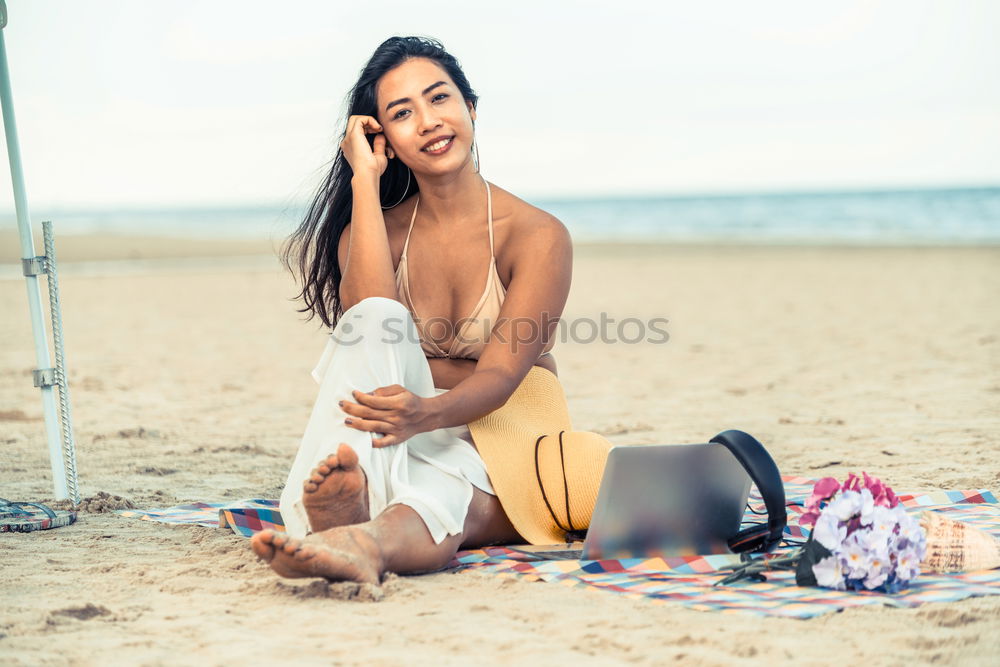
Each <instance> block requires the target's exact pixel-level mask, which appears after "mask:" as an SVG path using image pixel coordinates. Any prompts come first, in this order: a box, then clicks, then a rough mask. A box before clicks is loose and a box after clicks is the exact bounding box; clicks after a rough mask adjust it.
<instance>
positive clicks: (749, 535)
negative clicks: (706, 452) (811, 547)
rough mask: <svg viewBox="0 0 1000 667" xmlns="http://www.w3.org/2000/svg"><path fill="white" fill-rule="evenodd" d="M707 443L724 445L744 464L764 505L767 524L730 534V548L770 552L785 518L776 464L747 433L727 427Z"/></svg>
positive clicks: (739, 550) (741, 550)
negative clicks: (726, 429)
mask: <svg viewBox="0 0 1000 667" xmlns="http://www.w3.org/2000/svg"><path fill="white" fill-rule="evenodd" d="M709 442H714V443H717V444H720V445H725V446H726V448H727V449H729V451H730V452H732V453H733V456H735V457H736V460H737V461H739V462H740V463H741V464H743V467H744V468H745V469H746V471H747V473H749V474H750V479H751V480H753V483H754V484H756V485H757V490H758V491H760V495H761V497H762V498H763V499H764V506H765V507H767V523H766V524H764V523H759V524H754V525H753V526H751V527H750V528H744V529H743V530H741V531H739V532H738V533H736V534H735V535H733V536H732V537H730V538H729V549H730V550H731V551H732V552H733V553H749V552H758V553H759V552H766V551H771V550H772V549H774V548H775V547H777V546H778V544H779V543H780V542H781V540H782V536H783V533H784V530H785V524H786V523H787V521H788V515H787V513H786V512H785V487H784V485H783V484H782V482H781V473H780V472H778V466H777V465H775V463H774V459H772V458H771V455H770V454H768V453H767V450H766V449H764V445H762V444H760V442H759V441H758V440H757V438H755V437H753V436H752V435H750V434H749V433H744V432H743V431H737V430H736V429H730V430H728V431H723V432H722V433H720V434H719V435H717V436H715V437H714V438H712V439H711V440H710V441H709Z"/></svg>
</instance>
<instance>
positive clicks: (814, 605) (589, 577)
mask: <svg viewBox="0 0 1000 667" xmlns="http://www.w3.org/2000/svg"><path fill="white" fill-rule="evenodd" d="M782 479H783V480H784V483H785V496H786V502H787V503H788V504H789V507H788V526H787V527H786V528H785V535H786V537H789V538H792V539H796V540H802V539H805V538H807V537H808V536H809V531H808V529H806V528H803V527H801V526H799V524H798V517H799V516H801V514H802V512H803V510H804V507H803V506H804V504H805V500H806V498H808V497H809V494H810V493H811V492H812V487H813V484H815V482H816V480H814V479H810V478H806V477H791V476H786V477H783V478H782ZM899 499H900V502H902V504H903V505H904V506H905V507H906V508H907V509H908V510H909V511H911V512H915V513H920V512H922V511H924V510H931V511H934V512H942V513H945V514H947V515H948V516H950V517H952V518H954V519H958V520H961V521H967V522H969V523H971V524H973V525H975V526H977V527H979V528H982V529H983V530H986V531H987V532H990V533H992V534H993V535H995V536H997V537H1000V503H998V502H997V498H996V496H995V495H994V494H993V493H992V492H990V491H986V490H982V489H980V490H970V491H935V492H932V493H923V494H900V495H899ZM750 506H751V508H750V509H748V510H747V513H746V516H745V517H744V518H745V520H746V521H748V522H750V521H759V520H760V517H759V515H757V514H755V513H754V510H756V511H757V512H761V511H763V509H764V507H763V502H762V501H761V499H760V497H759V496H758V495H756V494H752V495H751V502H750ZM277 508H278V502H277V501H276V500H262V499H250V500H242V501H238V502H235V503H192V504H189V505H179V506H177V507H171V508H167V509H162V510H148V511H139V510H123V511H120V512H119V514H122V515H123V516H131V517H139V518H142V519H146V520H152V521H162V522H165V523H186V524H195V525H200V526H210V527H220V528H230V529H231V530H233V531H234V532H236V533H238V534H240V535H243V536H245V537H249V536H250V535H253V533H255V532H257V531H259V530H263V529H265V528H272V529H274V530H284V526H283V525H282V523H281V515H280V514H278V509H277ZM790 548H791V547H786V548H784V549H781V550H779V553H781V552H787V551H788V550H789V549H790ZM737 562H739V557H738V556H731V555H710V556H684V557H676V558H649V559H643V558H631V559H617V560H601V561H576V560H561V561H542V560H537V559H534V558H532V557H531V556H527V555H524V554H519V553H517V552H514V551H511V550H510V549H505V548H503V547H488V548H486V549H478V550H473V551H461V552H459V553H458V554H456V556H455V559H454V560H453V561H452V563H451V567H452V568H458V569H464V570H475V571H479V572H483V573H487V574H490V575H494V576H497V577H518V578H522V579H525V580H527V581H546V582H553V583H557V584H560V585H562V586H568V587H571V588H580V589H583V590H587V591H604V592H611V593H617V594H619V595H624V596H626V597H632V598H645V599H648V600H650V601H652V602H654V603H656V604H677V605H681V606H684V607H688V608H690V609H697V610H703V611H718V612H722V613H749V614H756V615H760V616H785V617H792V618H812V617H814V616H820V615H822V614H826V613H829V612H831V611H840V610H842V609H846V608H848V607H861V606H869V605H886V606H891V607H915V606H918V605H921V604H924V603H926V602H951V601H955V600H963V599H965V598H969V597H979V596H984V595H1000V569H995V570H983V571H979V572H965V573H960V574H947V575H930V574H921V575H920V576H919V577H918V578H917V579H916V580H914V581H913V583H912V584H911V585H910V587H909V588H907V589H905V590H903V591H901V592H899V593H896V594H895V595H887V594H881V593H872V592H869V591H860V592H847V591H835V590H830V589H827V588H808V587H800V586H796V585H795V576H794V574H793V573H791V572H771V573H768V575H767V581H766V582H763V583H752V582H746V583H738V584H734V585H730V586H720V587H715V586H713V584H714V583H715V582H716V581H718V580H719V579H720V578H721V574H720V570H722V569H723V568H725V567H727V566H729V565H732V564H735V563H737Z"/></svg>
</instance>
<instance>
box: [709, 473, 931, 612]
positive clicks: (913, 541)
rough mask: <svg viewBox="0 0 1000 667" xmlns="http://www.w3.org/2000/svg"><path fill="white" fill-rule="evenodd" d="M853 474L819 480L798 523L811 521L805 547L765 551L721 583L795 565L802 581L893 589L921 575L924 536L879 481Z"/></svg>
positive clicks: (842, 587) (797, 578)
mask: <svg viewBox="0 0 1000 667" xmlns="http://www.w3.org/2000/svg"><path fill="white" fill-rule="evenodd" d="M861 474H862V477H857V476H856V475H854V473H851V474H850V475H849V476H848V477H847V479H846V480H845V481H844V483H843V484H841V483H840V482H838V481H837V480H836V479H834V478H833V477H826V478H824V479H821V480H819V481H818V482H817V483H816V485H815V486H814V487H813V492H812V495H811V496H809V499H808V500H807V501H806V505H805V512H804V513H803V514H802V516H801V517H800V518H799V525H801V526H803V527H806V526H812V532H811V534H810V535H809V540H808V541H807V542H806V543H805V546H803V547H801V548H800V549H797V550H795V551H794V552H792V553H791V554H788V555H785V556H777V557H775V556H764V557H763V558H757V559H754V560H750V561H748V562H745V563H741V564H740V565H737V566H735V567H734V568H733V573H732V574H730V575H729V576H727V577H726V578H725V579H723V580H722V581H720V582H719V584H728V583H732V582H734V581H739V580H741V579H746V578H750V579H755V580H760V579H762V578H763V574H762V572H764V571H766V570H794V571H795V582H796V583H797V584H798V585H800V586H817V585H818V586H823V587H825V588H834V589H837V590H872V591H880V592H883V593H895V592H897V591H898V590H900V589H901V588H903V587H905V586H906V585H907V584H908V583H909V582H910V581H912V580H913V579H914V578H915V577H916V576H917V575H918V574H920V561H921V560H923V558H924V556H925V554H926V550H927V538H926V534H925V533H924V529H923V528H921V526H920V523H919V522H918V521H917V520H916V519H914V518H912V517H911V516H910V515H909V514H907V513H906V511H905V509H904V508H903V507H902V505H900V503H899V500H898V499H897V498H896V494H894V493H893V491H892V489H891V488H889V487H888V486H887V485H885V484H884V483H883V482H882V481H881V480H879V479H877V478H874V477H870V476H869V475H868V473H864V472H863V473H861Z"/></svg>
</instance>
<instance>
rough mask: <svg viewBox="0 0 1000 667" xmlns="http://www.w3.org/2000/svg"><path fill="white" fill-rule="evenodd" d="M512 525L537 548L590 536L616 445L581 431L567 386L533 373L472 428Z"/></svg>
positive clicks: (535, 368) (542, 373) (535, 370)
mask: <svg viewBox="0 0 1000 667" xmlns="http://www.w3.org/2000/svg"><path fill="white" fill-rule="evenodd" d="M469 431H470V432H471V433H472V439H473V440H474V441H475V443H476V449H478V450H479V454H480V456H482V457H483V461H484V462H485V463H486V470H487V472H488V473H489V476H490V481H491V482H492V483H493V488H494V489H495V490H496V492H497V497H498V498H499V499H500V504H501V505H502V506H503V508H504V511H505V512H506V513H507V516H508V517H509V518H510V522H511V523H512V524H513V525H514V528H516V529H517V532H518V533H520V534H521V536H522V537H523V538H524V539H525V540H527V541H528V542H530V543H532V544H554V543H559V542H564V541H566V533H567V532H568V531H576V530H581V529H584V528H587V527H588V526H589V525H590V516H591V514H592V513H593V511H594V504H595V503H596V502H597V489H598V487H599V486H600V484H601V477H602V476H603V475H604V465H605V463H606V461H607V458H608V451H609V450H610V449H611V443H610V442H608V441H607V440H606V439H604V438H603V437H601V436H600V435H598V434H596V433H589V432H585V431H573V430H572V426H571V424H570V419H569V410H568V409H567V407H566V397H565V396H564V395H563V390H562V386H561V385H560V384H559V380H558V379H557V378H556V376H555V375H554V374H552V372H550V371H548V370H546V369H544V368H540V367H538V366H533V367H532V368H531V370H530V371H528V374H527V375H526V376H525V378H524V380H523V381H522V382H521V384H520V385H519V386H518V387H517V389H516V390H514V393H513V394H511V396H510V398H509V399H508V400H507V402H506V403H505V404H504V405H503V406H501V407H500V408H498V409H496V410H494V411H493V412H491V413H489V414H488V415H486V416H484V417H482V418H481V419H478V420H476V421H474V422H472V423H471V424H469Z"/></svg>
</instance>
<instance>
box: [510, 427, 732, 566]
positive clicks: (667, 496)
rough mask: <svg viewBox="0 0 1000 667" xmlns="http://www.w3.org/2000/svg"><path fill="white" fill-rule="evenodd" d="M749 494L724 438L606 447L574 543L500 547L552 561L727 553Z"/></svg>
mask: <svg viewBox="0 0 1000 667" xmlns="http://www.w3.org/2000/svg"><path fill="white" fill-rule="evenodd" d="M749 493H750V476H749V475H748V474H747V472H746V470H745V469H744V468H743V466H742V465H741V464H740V462H739V461H737V460H736V457H735V456H733V455H732V453H731V452H730V451H729V450H728V449H727V448H726V447H725V445H720V444H715V443H710V444H697V445H637V446H617V447H612V448H611V451H610V453H609V454H608V463H607V467H606V468H605V469H604V477H603V478H602V479H601V486H600V489H599V490H598V492H597V503H596V505H595V506H594V513H593V515H592V517H591V519H590V529H589V530H588V531H587V538H586V539H585V540H584V542H583V545H582V548H581V545H580V543H579V542H576V543H563V544H551V545H513V546H510V547H508V548H510V549H512V550H514V551H518V552H521V553H525V554H530V555H532V556H536V557H539V558H545V559H552V560H556V559H559V560H563V559H582V560H599V559H605V558H639V557H641V558H651V557H654V556H694V555H705V554H723V553H731V552H730V551H729V547H728V545H727V540H728V539H729V538H730V537H732V536H733V535H735V534H736V532H737V531H739V529H740V522H741V521H742V519H743V511H744V508H745V507H746V504H747V497H748V495H749Z"/></svg>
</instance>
